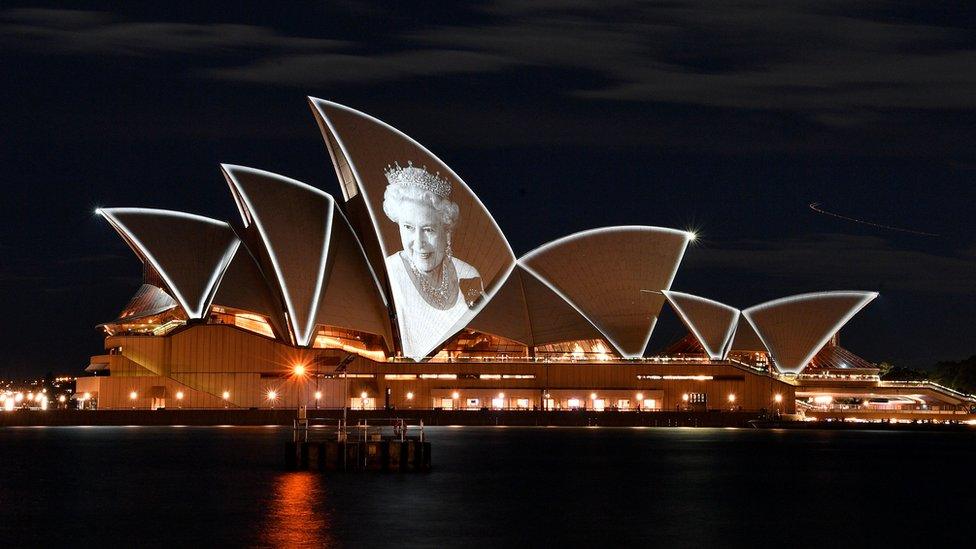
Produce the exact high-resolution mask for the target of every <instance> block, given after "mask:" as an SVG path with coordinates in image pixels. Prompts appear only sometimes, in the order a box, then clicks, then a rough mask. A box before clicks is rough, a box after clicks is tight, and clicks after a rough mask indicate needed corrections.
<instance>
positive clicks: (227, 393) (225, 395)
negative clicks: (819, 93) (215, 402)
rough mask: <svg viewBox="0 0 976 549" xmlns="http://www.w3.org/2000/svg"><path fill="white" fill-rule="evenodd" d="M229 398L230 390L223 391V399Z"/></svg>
mask: <svg viewBox="0 0 976 549" xmlns="http://www.w3.org/2000/svg"><path fill="white" fill-rule="evenodd" d="M229 398H230V391H224V400H227V399H229Z"/></svg>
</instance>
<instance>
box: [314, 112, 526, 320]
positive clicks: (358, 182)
mask: <svg viewBox="0 0 976 549" xmlns="http://www.w3.org/2000/svg"><path fill="white" fill-rule="evenodd" d="M307 97H308V101H309V103H310V104H311V105H312V107H313V108H314V109H315V111H316V112H317V113H318V115H319V116H321V117H322V119H323V120H324V121H325V123H326V125H327V126H328V128H329V131H330V132H331V133H332V136H333V137H334V138H335V140H336V143H337V144H338V145H339V148H340V149H341V150H342V154H343V155H345V157H346V158H347V159H349V158H351V156H350V155H349V151H347V150H346V145H345V143H343V141H342V137H341V136H340V135H339V133H338V132H336V130H335V127H334V126H333V125H332V122H331V121H330V120H329V117H328V115H327V114H326V113H325V112H323V111H322V109H320V108H319V104H324V105H329V106H331V107H335V108H337V109H341V110H344V111H348V112H351V113H353V114H356V115H358V116H362V117H364V118H366V119H369V120H371V121H373V122H376V123H377V124H379V125H381V126H383V127H385V128H387V129H389V130H390V131H392V132H394V133H395V134H397V135H399V136H400V137H402V138H404V139H406V140H407V141H409V142H410V143H412V144H414V145H416V146H417V148H419V149H420V150H422V151H423V152H424V153H426V154H429V155H430V156H431V157H433V158H434V159H435V160H437V161H438V162H440V163H441V164H442V165H443V166H444V167H445V168H446V169H447V170H448V171H449V172H450V175H451V176H453V177H454V178H455V179H456V180H458V181H460V182H461V184H462V185H464V186H465V187H467V189H468V192H470V193H471V196H473V197H474V199H475V200H476V201H477V202H478V205H479V206H481V208H482V209H484V211H486V212H488V218H489V219H490V220H491V223H492V224H493V225H494V226H495V229H497V230H498V233H499V234H500V235H501V236H502V240H503V241H504V242H505V245H506V246H507V247H508V252H509V253H510V254H511V256H512V257H513V258H514V257H515V251H514V250H512V245H511V244H510V243H509V242H508V238H507V237H506V236H505V231H503V230H502V228H501V227H500V226H499V225H498V222H497V221H495V216H493V215H491V210H489V209H488V207H487V206H485V204H484V202H482V201H481V198H480V197H478V193H476V192H474V191H473V190H471V186H470V185H468V183H467V182H466V181H465V180H464V179H462V178H461V176H459V175H458V174H457V172H455V171H454V169H453V168H451V166H450V165H448V163H447V162H444V160H443V159H441V157H439V156H437V155H436V154H434V153H433V152H431V151H430V149H428V148H427V147H425V146H424V145H423V144H421V143H420V142H418V141H417V140H416V139H414V138H412V137H410V136H409V135H407V134H405V133H403V131H401V130H399V129H397V128H395V127H393V126H391V125H390V124H388V123H386V122H384V121H382V120H380V119H379V118H376V117H375V116H372V115H369V114H366V113H364V112H362V111H359V110H356V109H354V108H352V107H347V106H346V105H343V104H341V103H336V102H334V101H329V100H327V99H319V98H317V97H312V96H310V95H309V96H307ZM349 168H350V170H351V171H352V173H353V175H354V177H355V178H356V185H357V186H358V187H359V190H360V192H362V188H363V183H362V181H363V180H362V177H360V175H359V171H358V170H357V168H356V166H355V164H354V163H353V162H352V161H351V160H350V161H349ZM366 207H367V209H369V211H370V217H372V218H373V225H374V227H373V228H374V230H375V231H376V234H377V235H379V234H381V232H380V230H379V227H377V226H376V220H377V219H379V218H378V217H376V216H375V215H374V212H373V211H372V208H371V207H370V206H369V201H366ZM503 278H504V277H503ZM451 337H453V336H451Z"/></svg>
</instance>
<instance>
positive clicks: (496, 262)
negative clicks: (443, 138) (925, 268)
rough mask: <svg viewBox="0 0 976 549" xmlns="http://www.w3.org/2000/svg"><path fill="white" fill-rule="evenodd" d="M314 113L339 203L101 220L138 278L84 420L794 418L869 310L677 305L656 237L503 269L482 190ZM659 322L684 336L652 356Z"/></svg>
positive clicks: (678, 254)
mask: <svg viewBox="0 0 976 549" xmlns="http://www.w3.org/2000/svg"><path fill="white" fill-rule="evenodd" d="M309 102H310V106H311V109H312V113H313V116H314V118H315V120H316V122H317V123H318V126H319V128H320V130H321V133H322V137H323V139H324V142H325V149H326V151H327V153H328V155H329V158H330V159H331V162H332V165H333V168H334V172H335V176H336V178H337V182H338V192H337V193H335V194H330V193H329V192H326V191H325V190H322V189H319V188H317V187H315V186H313V185H310V184H307V183H303V182H301V181H297V180H295V179H291V178H289V177H286V176H283V175H278V174H274V173H271V172H267V171H263V170H260V169H255V168H249V167H244V166H237V165H229V164H228V165H222V166H220V169H221V171H222V174H223V176H224V179H225V180H226V183H227V186H228V190H229V194H230V196H229V197H228V200H232V201H233V202H234V204H236V206H237V210H238V212H239V219H233V220H216V219H210V218H207V217H203V216H200V215H195V214H189V213H182V212H173V211H166V210H155V209H149V208H104V209H101V210H99V211H100V213H101V214H102V216H103V217H104V219H105V220H106V221H107V222H108V224H109V225H110V226H111V227H112V228H114V229H115V230H116V231H117V232H118V234H119V235H120V236H121V237H122V240H123V241H124V242H125V243H126V244H127V245H128V246H129V247H130V248H131V249H132V250H133V252H135V254H136V256H137V257H138V258H139V259H140V260H141V261H142V263H143V281H142V284H141V285H140V287H139V288H138V289H134V290H136V295H135V296H134V297H133V298H132V299H131V300H130V302H129V303H128V304H127V305H125V307H124V308H123V310H122V311H121V312H120V314H119V315H118V316H117V318H115V319H114V320H112V321H109V322H106V323H104V324H102V325H100V326H101V328H102V329H104V331H105V334H106V337H105V353H104V354H101V355H96V356H94V357H92V360H91V363H90V365H89V368H88V370H89V371H90V372H92V373H94V374H96V375H94V376H91V377H85V378H81V379H79V389H78V391H79V394H81V395H87V397H83V398H85V400H86V403H85V405H86V406H96V405H97V406H98V407H100V408H123V407H124V408H130V407H134V408H160V407H188V408H218V407H219V408H231V407H233V408H252V407H257V408H261V407H268V406H279V407H297V406H301V405H305V406H313V405H314V406H320V407H323V408H329V407H333V408H335V407H345V406H352V407H355V408H362V409H371V408H379V407H385V408H394V407H395V408H417V409H429V408H442V409H443V408H450V409H479V410H480V409H484V408H504V409H509V408H514V409H532V408H536V409H543V410H576V409H587V410H597V411H602V410H616V411H626V410H631V411H635V410H642V411H652V410H685V409H688V410H690V409H703V410H705V409H722V408H726V409H727V408H730V407H731V408H734V409H743V408H744V409H753V410H760V409H776V410H778V411H782V412H783V413H791V412H793V411H795V410H796V406H795V400H796V395H797V391H799V390H802V387H803V379H804V375H805V374H803V372H804V370H805V369H806V368H808V367H811V366H810V365H813V366H812V367H813V368H814V369H817V368H820V369H818V370H817V371H818V372H823V371H825V370H824V369H823V367H822V365H824V364H832V363H833V362H831V360H833V359H830V358H829V357H847V356H848V355H847V354H845V353H848V351H846V350H842V349H841V348H840V347H839V345H838V344H836V337H835V334H836V333H837V332H838V331H839V330H840V328H841V327H842V326H843V325H844V324H846V323H847V322H848V321H850V320H851V318H852V317H853V316H854V315H855V314H856V313H857V312H858V311H860V310H861V309H862V308H863V307H865V306H866V305H867V304H868V303H869V302H870V301H871V300H872V299H874V298H875V297H876V296H877V294H876V293H874V292H860V291H845V292H824V293H817V294H801V295H797V296H793V297H789V298H783V299H780V300H775V301H771V302H768V303H763V304H760V305H756V306H753V307H749V308H745V309H743V310H741V312H740V309H738V308H737V307H735V306H730V305H725V304H723V303H720V302H718V301H715V300H712V299H708V298H705V297H700V296H697V295H694V294H691V293H687V292H684V291H678V290H677V289H673V288H672V286H674V285H676V280H678V278H677V275H678V273H679V267H680V264H681V261H682V258H683V256H684V254H685V251H686V250H687V248H688V246H689V244H690V243H691V242H692V241H693V239H694V235H693V234H691V233H689V232H686V231H681V230H675V229H669V228H662V227H656V226H651V225H646V226H645V225H639V226H633V225H631V226H617V227H603V228H596V229H590V230H585V231H581V232H578V233H575V234H571V235H568V236H565V237H562V238H559V239H556V240H554V241H552V242H549V243H541V245H539V246H538V247H537V248H535V249H534V250H532V251H530V252H528V253H526V254H524V255H522V256H521V257H516V254H515V253H514V252H513V250H512V248H511V246H510V245H509V242H508V240H507V239H506V237H505V235H504V233H503V232H502V229H501V228H500V227H499V226H498V224H497V223H496V222H495V220H494V218H493V217H492V215H491V213H490V212H489V211H488V210H487V209H486V208H485V206H484V204H483V203H482V202H481V200H480V199H479V198H478V196H477V195H476V194H475V191H474V189H475V188H487V186H488V185H489V184H490V183H491V182H484V181H478V180H477V178H472V182H473V183H472V184H473V185H474V186H469V185H468V183H466V182H465V181H464V180H462V179H461V177H460V176H459V175H458V174H457V173H455V172H454V170H452V169H451V168H450V167H449V166H448V165H447V164H446V163H445V162H444V161H442V160H441V159H440V158H438V157H437V156H435V155H434V153H432V152H431V151H429V150H427V149H426V148H425V147H423V146H422V145H421V144H420V143H418V142H417V141H415V140H414V139H412V138H410V137H408V136H407V135H406V134H404V133H403V132H401V131H399V130H397V129H395V128H393V127H392V126H390V125H388V124H386V123H384V122H381V121H379V120H377V119H375V118H373V117H371V116H369V115H367V114H364V113H362V112H359V111H356V110H353V109H351V108H349V107H345V106H342V105H339V104H336V103H332V102H329V101H324V100H320V99H314V98H313V99H310V100H309ZM323 156H324V155H323ZM330 177H331V176H330ZM703 253H707V252H703ZM679 289H682V288H680V286H679ZM665 303H668V304H669V307H668V308H667V309H665V308H664V305H665ZM671 311H673V313H674V314H675V315H677V318H678V319H680V321H681V322H682V323H683V324H684V325H685V326H686V327H687V329H688V331H689V336H688V337H687V338H685V339H682V340H681V341H679V342H676V343H675V344H673V345H672V346H671V347H669V348H668V350H667V351H666V352H664V353H654V352H653V351H651V350H649V349H648V345H649V341H650V340H651V336H652V334H653V332H654V329H655V326H656V325H657V323H658V320H659V318H660V317H661V315H662V314H671ZM832 338H833V339H832ZM832 342H833V343H832ZM845 360H847V361H848V362H852V363H853V362H856V363H857V365H858V368H860V370H858V371H859V372H860V371H861V370H864V371H865V372H867V373H865V374H864V375H875V376H876V370H875V372H874V374H871V372H870V370H871V367H872V365H871V364H870V363H868V362H866V361H863V360H860V361H859V362H858V361H856V360H854V359H853V358H851V359H845ZM298 366H301V368H298ZM859 375H860V374H859Z"/></svg>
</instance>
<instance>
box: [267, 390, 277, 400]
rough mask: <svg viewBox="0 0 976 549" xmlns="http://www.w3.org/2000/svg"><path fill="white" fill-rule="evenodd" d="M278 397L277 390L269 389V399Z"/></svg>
mask: <svg viewBox="0 0 976 549" xmlns="http://www.w3.org/2000/svg"><path fill="white" fill-rule="evenodd" d="M277 398H278V392H277V391H275V390H270V391H268V400H275V399H277Z"/></svg>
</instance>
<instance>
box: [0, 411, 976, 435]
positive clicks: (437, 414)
mask: <svg viewBox="0 0 976 549" xmlns="http://www.w3.org/2000/svg"><path fill="white" fill-rule="evenodd" d="M347 414H348V415H347V417H348V420H349V421H350V422H358V421H359V420H366V421H367V422H369V421H371V420H380V419H388V418H392V417H398V418H403V419H407V420H411V421H412V422H419V421H423V423H424V425H427V426H451V425H456V426H509V427H739V428H759V429H805V430H808V429H830V430H886V431H933V430H934V431H966V430H976V428H974V427H973V426H972V425H966V424H960V423H956V424H950V423H926V422H917V423H864V422H842V421H772V420H761V419H760V416H761V414H760V413H759V412H747V411H736V412H727V411H696V412H688V411H684V412H678V411H654V412H594V411H585V410H580V411H530V410H477V411H468V410H393V411H386V410H348V411H347ZM296 416H297V413H296V410H294V409H262V410H240V409H236V410H235V409H223V410H220V409H217V410H213V409H193V410H180V409H177V410H45V411H37V410H17V411H15V412H6V413H2V414H0V427H35V426H36V427H41V426H49V427H57V426H64V427H69V426H128V425H139V426H173V425H182V426H200V427H205V426H224V425H232V426H264V425H279V426H291V425H292V424H293V421H294V419H295V418H296ZM308 417H309V419H310V420H312V422H313V424H315V425H327V424H329V423H331V422H337V421H338V420H339V419H340V418H341V417H342V410H335V409H330V410H315V409H313V410H308Z"/></svg>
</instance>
